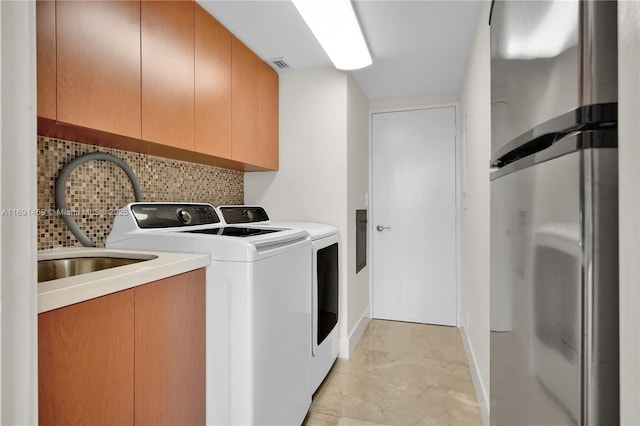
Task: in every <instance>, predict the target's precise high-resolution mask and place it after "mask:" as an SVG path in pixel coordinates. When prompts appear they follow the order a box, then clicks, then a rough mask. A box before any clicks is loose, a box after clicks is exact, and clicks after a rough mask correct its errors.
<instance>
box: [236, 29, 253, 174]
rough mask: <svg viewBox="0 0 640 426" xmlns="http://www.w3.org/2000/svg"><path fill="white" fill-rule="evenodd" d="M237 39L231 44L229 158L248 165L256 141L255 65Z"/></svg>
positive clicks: (246, 48)
mask: <svg viewBox="0 0 640 426" xmlns="http://www.w3.org/2000/svg"><path fill="white" fill-rule="evenodd" d="M259 61H260V59H259V58H258V57H257V56H256V55H255V54H254V53H253V52H252V51H251V50H250V49H249V48H248V47H247V46H245V45H244V44H243V43H242V42H241V41H240V40H238V39H237V38H235V37H233V39H232V43H231V137H232V141H233V142H232V158H233V159H234V160H236V161H241V162H245V163H251V161H252V160H253V155H254V152H255V148H256V146H257V141H258V96H257V93H258V78H259V77H258V62H259Z"/></svg>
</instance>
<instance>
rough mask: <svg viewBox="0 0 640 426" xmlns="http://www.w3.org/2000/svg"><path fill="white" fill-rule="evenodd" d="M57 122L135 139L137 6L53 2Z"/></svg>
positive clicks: (128, 3)
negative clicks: (55, 38)
mask: <svg viewBox="0 0 640 426" xmlns="http://www.w3.org/2000/svg"><path fill="white" fill-rule="evenodd" d="M56 21H57V22H56V37H57V119H58V121H61V122H65V123H71V124H75V125H78V126H82V127H87V128H91V129H97V130H102V131H106V132H110V133H115V134H119V135H125V136H130V137H134V138H140V135H141V132H140V126H141V125H140V3H139V2H137V1H57V2H56Z"/></svg>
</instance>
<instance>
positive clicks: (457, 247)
mask: <svg viewBox="0 0 640 426" xmlns="http://www.w3.org/2000/svg"><path fill="white" fill-rule="evenodd" d="M440 108H454V110H455V127H456V128H455V132H454V137H455V146H454V149H455V160H454V163H455V202H456V206H455V211H456V218H455V220H456V224H455V263H456V268H455V282H456V327H460V325H461V324H463V322H462V319H461V318H460V313H461V303H462V297H461V295H462V285H461V251H460V250H461V229H460V216H461V199H462V198H461V196H462V194H461V189H460V188H461V186H460V183H461V181H462V179H461V167H460V165H461V164H460V161H461V158H460V153H461V149H460V148H461V143H460V104H459V103H458V102H453V103H437V104H426V105H425V104H421V105H411V106H406V107H393V108H376V109H370V110H369V197H368V200H367V201H368V203H367V204H368V207H369V209H370V210H371V213H370V214H369V217H373V209H374V207H375V202H376V200H375V197H374V196H373V173H374V170H373V115H374V114H380V113H387V112H403V111H416V110H425V109H440ZM374 231H375V227H374V224H373V221H371V220H369V229H368V232H369V235H371V236H372V237H371V243H370V244H369V253H368V257H369V259H371V260H372V261H373V250H374V247H373V246H374V241H373V232H374ZM374 278H375V277H374V272H373V269H371V273H370V274H369V307H370V314H371V319H373V318H374V317H375V312H374V311H373V306H374V305H373V297H374V295H373V280H374Z"/></svg>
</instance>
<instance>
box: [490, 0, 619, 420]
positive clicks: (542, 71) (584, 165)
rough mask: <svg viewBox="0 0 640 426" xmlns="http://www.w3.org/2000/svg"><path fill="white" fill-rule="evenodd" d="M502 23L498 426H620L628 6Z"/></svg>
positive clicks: (496, 185)
mask: <svg viewBox="0 0 640 426" xmlns="http://www.w3.org/2000/svg"><path fill="white" fill-rule="evenodd" d="M490 26H491V27H490V28H491V121H492V142H491V149H492V156H491V167H492V172H491V175H490V176H491V178H490V179H491V335H490V344H491V361H490V363H491V383H490V394H491V405H490V417H491V424H492V425H568V424H581V425H613V424H619V408H618V407H619V389H618V388H619V364H618V355H619V350H618V346H619V345H618V159H617V157H618V150H617V125H616V123H617V90H618V88H617V4H616V2H615V1H577V0H574V1H571V0H562V1H494V2H493V4H492V10H491V18H490Z"/></svg>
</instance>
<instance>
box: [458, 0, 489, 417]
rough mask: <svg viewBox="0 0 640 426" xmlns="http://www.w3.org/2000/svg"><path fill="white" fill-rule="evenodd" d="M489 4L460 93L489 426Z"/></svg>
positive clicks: (465, 254) (464, 218) (466, 242)
mask: <svg viewBox="0 0 640 426" xmlns="http://www.w3.org/2000/svg"><path fill="white" fill-rule="evenodd" d="M489 6H490V3H489V2H488V1H485V2H484V4H483V8H482V12H481V14H480V19H479V22H478V28H477V31H476V37H475V41H474V44H473V47H472V50H471V53H470V55H469V59H468V60H467V66H466V70H465V74H464V80H463V83H462V88H461V90H460V115H459V116H460V139H461V140H460V142H461V148H462V153H461V163H462V164H461V191H462V194H461V202H462V213H461V232H462V236H461V244H462V250H461V251H462V259H461V270H462V277H461V285H462V291H461V293H462V304H461V313H460V318H461V321H462V336H463V340H464V341H465V348H466V349H467V355H468V357H469V361H470V367H471V371H472V375H473V378H474V384H475V386H476V393H477V395H478V401H479V403H480V408H481V412H482V416H483V420H484V422H485V424H488V415H489V159H490V157H491V114H490V109H491V105H490V99H491V73H490V45H489V25H488V20H489Z"/></svg>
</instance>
